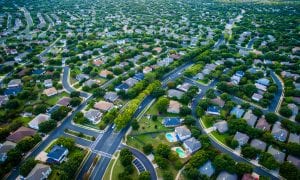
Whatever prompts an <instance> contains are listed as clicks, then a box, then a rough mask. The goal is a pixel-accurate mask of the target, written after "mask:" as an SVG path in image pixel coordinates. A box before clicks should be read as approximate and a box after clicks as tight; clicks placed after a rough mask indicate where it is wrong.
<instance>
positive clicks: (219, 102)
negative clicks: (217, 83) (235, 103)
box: [210, 97, 225, 108]
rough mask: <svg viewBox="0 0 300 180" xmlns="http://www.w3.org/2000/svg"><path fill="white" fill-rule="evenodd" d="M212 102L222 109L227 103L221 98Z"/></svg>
mask: <svg viewBox="0 0 300 180" xmlns="http://www.w3.org/2000/svg"><path fill="white" fill-rule="evenodd" d="M210 102H211V103H213V104H214V105H217V106H219V107H221V108H222V107H224V105H225V101H223V100H222V99H221V98H220V97H216V98H214V99H212V100H210Z"/></svg>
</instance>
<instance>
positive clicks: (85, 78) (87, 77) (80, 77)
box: [76, 74, 90, 82]
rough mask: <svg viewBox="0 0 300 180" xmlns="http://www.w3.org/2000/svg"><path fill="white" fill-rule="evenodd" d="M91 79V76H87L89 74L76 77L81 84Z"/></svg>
mask: <svg viewBox="0 0 300 180" xmlns="http://www.w3.org/2000/svg"><path fill="white" fill-rule="evenodd" d="M89 78H90V76H89V75H87V74H78V75H76V80H77V81H79V82H80V81H85V80H88V79H89Z"/></svg>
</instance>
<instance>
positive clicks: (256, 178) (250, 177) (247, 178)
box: [241, 173, 259, 180]
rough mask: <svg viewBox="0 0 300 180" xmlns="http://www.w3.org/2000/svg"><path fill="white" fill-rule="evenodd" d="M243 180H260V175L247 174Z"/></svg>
mask: <svg viewBox="0 0 300 180" xmlns="http://www.w3.org/2000/svg"><path fill="white" fill-rule="evenodd" d="M241 180H259V175H257V174H255V173H252V174H250V173H247V174H244V175H243V177H242V179H241Z"/></svg>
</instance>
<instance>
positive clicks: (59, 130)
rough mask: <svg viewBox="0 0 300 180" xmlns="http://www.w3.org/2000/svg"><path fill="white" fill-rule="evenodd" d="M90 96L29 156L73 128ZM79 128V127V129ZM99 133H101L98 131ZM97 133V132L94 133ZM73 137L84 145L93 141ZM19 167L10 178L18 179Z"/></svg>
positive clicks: (37, 152)
mask: <svg viewBox="0 0 300 180" xmlns="http://www.w3.org/2000/svg"><path fill="white" fill-rule="evenodd" d="M89 100H90V98H88V99H87V100H85V101H84V102H83V103H82V104H80V105H79V106H78V107H77V108H76V109H75V110H74V111H73V112H72V113H71V114H70V115H69V116H68V117H67V118H65V120H63V121H62V123H61V125H60V126H58V127H57V128H56V129H54V130H53V131H52V132H51V133H50V134H49V135H48V137H46V138H45V139H44V140H43V141H42V142H41V143H40V144H39V145H38V146H37V148H35V149H34V150H33V151H32V152H31V153H30V154H29V156H28V157H35V156H37V155H38V154H39V153H40V152H41V151H43V150H44V149H45V148H46V147H47V146H48V144H49V143H50V142H51V141H53V140H54V139H56V138H58V137H60V136H62V135H63V134H64V133H63V132H64V130H65V129H67V128H68V129H72V127H73V125H72V124H71V121H72V119H73V118H74V116H75V114H76V113H77V112H80V111H81V110H82V109H83V108H84V107H85V106H86V105H87V101H89ZM77 130H79V129H77ZM79 132H82V133H84V134H91V133H95V132H94V131H91V130H88V129H84V128H81V129H80V130H79ZM98 134H99V133H98ZM94 135H96V134H94ZM72 137H73V139H75V141H76V142H77V143H78V144H82V145H84V146H89V145H90V144H91V142H89V141H86V140H84V139H81V138H78V137H74V136H72ZM19 168H20V166H17V167H16V169H15V170H13V171H12V173H11V174H10V175H9V176H8V179H9V180H14V179H16V177H17V176H18V175H19Z"/></svg>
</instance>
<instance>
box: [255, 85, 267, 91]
mask: <svg viewBox="0 0 300 180" xmlns="http://www.w3.org/2000/svg"><path fill="white" fill-rule="evenodd" d="M254 85H255V87H256V88H257V89H259V90H262V91H267V86H265V85H262V84H259V83H255V84H254Z"/></svg>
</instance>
